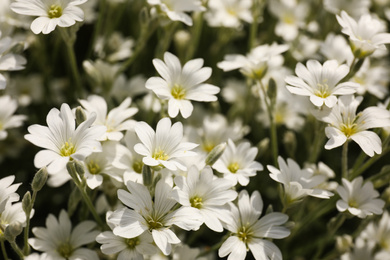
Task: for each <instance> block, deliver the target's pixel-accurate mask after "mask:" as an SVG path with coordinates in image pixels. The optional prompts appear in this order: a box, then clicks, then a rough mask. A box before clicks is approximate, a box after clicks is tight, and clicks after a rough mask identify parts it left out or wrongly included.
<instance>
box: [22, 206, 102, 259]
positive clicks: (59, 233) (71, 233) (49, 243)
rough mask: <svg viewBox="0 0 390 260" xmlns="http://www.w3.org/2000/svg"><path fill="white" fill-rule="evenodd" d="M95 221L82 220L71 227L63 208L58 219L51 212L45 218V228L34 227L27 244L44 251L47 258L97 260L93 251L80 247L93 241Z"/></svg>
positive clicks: (95, 234) (96, 233)
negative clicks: (32, 234)
mask: <svg viewBox="0 0 390 260" xmlns="http://www.w3.org/2000/svg"><path fill="white" fill-rule="evenodd" d="M95 226H96V223H95V222H93V221H82V222H80V223H79V224H78V225H77V226H75V227H74V229H72V223H71V222H70V219H69V217H68V213H67V212H66V211H65V210H61V213H60V216H59V218H58V220H57V219H56V217H55V216H54V215H52V214H50V215H49V216H48V217H47V219H46V228H44V227H34V228H33V229H32V232H33V233H34V235H35V238H29V239H28V242H29V244H30V245H31V246H32V247H33V248H34V249H35V250H38V251H41V252H45V253H46V255H47V257H48V259H56V260H57V259H58V260H68V259H80V260H95V259H96V260H98V259H99V258H98V255H97V254H96V252H95V251H93V250H91V249H88V248H85V247H81V246H83V245H86V244H89V243H92V242H93V241H95V238H96V236H97V235H98V234H99V232H98V231H94V230H93V229H94V228H95Z"/></svg>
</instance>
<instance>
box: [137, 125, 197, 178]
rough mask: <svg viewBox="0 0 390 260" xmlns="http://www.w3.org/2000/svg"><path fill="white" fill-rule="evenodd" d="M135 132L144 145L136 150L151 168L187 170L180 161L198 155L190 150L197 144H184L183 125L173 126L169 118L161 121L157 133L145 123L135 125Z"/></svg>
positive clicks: (138, 145) (140, 144) (139, 145)
mask: <svg viewBox="0 0 390 260" xmlns="http://www.w3.org/2000/svg"><path fill="white" fill-rule="evenodd" d="M135 132H136V133H137V136H138V138H139V139H140V140H141V142H142V143H138V144H136V145H135V146H134V150H135V151H136V152H137V153H138V154H141V155H143V156H144V158H143V159H142V161H143V163H144V164H146V165H149V166H159V165H160V166H164V167H166V168H167V169H169V170H172V171H175V170H177V169H180V170H186V167H185V166H184V165H183V164H182V163H181V162H180V161H179V160H178V159H180V157H185V156H193V155H196V153H195V152H192V151H190V150H192V149H194V148H195V147H197V146H198V145H197V144H194V143H190V142H182V139H183V125H182V123H180V122H176V123H174V124H173V125H172V123H171V120H170V119H169V118H163V119H161V120H160V121H159V122H158V124H157V127H156V132H154V130H153V129H152V128H151V127H150V126H149V125H148V124H147V123H145V122H138V123H137V124H136V125H135Z"/></svg>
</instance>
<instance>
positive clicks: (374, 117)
mask: <svg viewBox="0 0 390 260" xmlns="http://www.w3.org/2000/svg"><path fill="white" fill-rule="evenodd" d="M362 100H363V97H361V96H358V97H356V98H355V97H354V96H342V97H340V98H339V101H338V102H337V105H336V106H334V107H333V108H332V109H331V110H327V111H326V110H325V111H323V112H322V113H315V116H316V117H317V118H318V119H319V120H322V121H324V122H326V123H328V124H329V126H327V127H326V128H325V134H326V136H327V137H328V138H329V141H328V142H327V143H326V144H325V149H328V150H330V149H333V148H335V147H339V146H341V145H343V144H344V143H345V142H347V141H348V140H350V139H352V140H353V141H355V142H356V143H357V144H358V145H359V146H360V148H362V150H363V152H365V153H366V154H367V155H368V156H371V157H372V156H374V154H375V153H377V154H380V153H382V142H381V139H380V138H379V136H378V135H377V134H376V133H374V132H372V131H367V129H370V128H376V127H387V126H390V112H389V111H388V110H386V109H385V108H383V107H368V108H366V109H364V110H363V111H361V112H359V113H358V114H356V110H357V107H358V106H359V104H360V103H361V102H362Z"/></svg>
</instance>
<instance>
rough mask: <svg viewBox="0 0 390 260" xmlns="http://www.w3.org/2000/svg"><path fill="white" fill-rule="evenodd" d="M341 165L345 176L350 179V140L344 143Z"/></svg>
mask: <svg viewBox="0 0 390 260" xmlns="http://www.w3.org/2000/svg"><path fill="white" fill-rule="evenodd" d="M341 167H342V171H341V172H342V174H343V178H344V179H347V180H349V174H348V140H347V141H346V142H345V143H344V145H343V152H342V157H341Z"/></svg>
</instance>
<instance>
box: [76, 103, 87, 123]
mask: <svg viewBox="0 0 390 260" xmlns="http://www.w3.org/2000/svg"><path fill="white" fill-rule="evenodd" d="M85 120H87V115H86V114H85V112H84V109H82V108H81V107H80V106H78V107H77V108H76V127H77V126H79V125H80V124H81V123H82V122H84V121H85Z"/></svg>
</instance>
